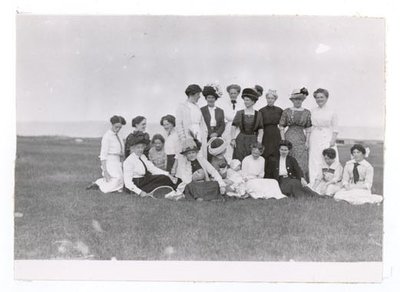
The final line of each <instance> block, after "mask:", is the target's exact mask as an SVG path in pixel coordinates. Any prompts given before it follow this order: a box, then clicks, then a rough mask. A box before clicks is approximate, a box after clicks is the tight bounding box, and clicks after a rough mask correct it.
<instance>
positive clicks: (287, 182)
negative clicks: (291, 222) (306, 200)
mask: <svg viewBox="0 0 400 292" xmlns="http://www.w3.org/2000/svg"><path fill="white" fill-rule="evenodd" d="M279 187H280V188H281V191H282V193H283V194H284V195H286V196H288V197H294V198H300V197H318V194H317V193H316V192H314V191H313V190H311V189H310V188H309V187H303V186H302V185H301V182H300V180H298V179H295V178H289V177H281V178H280V179H279Z"/></svg>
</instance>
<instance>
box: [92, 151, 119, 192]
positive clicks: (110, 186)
mask: <svg viewBox="0 0 400 292" xmlns="http://www.w3.org/2000/svg"><path fill="white" fill-rule="evenodd" d="M106 167H107V171H108V173H109V174H110V176H111V179H110V180H109V181H106V179H105V178H104V170H103V177H102V178H99V179H98V180H96V182H95V183H96V184H97V185H98V186H99V188H100V190H101V191H102V192H103V193H111V192H116V191H119V190H121V189H122V188H123V187H124V177H123V172H122V162H121V159H120V156H118V155H108V156H107V160H106Z"/></svg>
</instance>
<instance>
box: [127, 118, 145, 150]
mask: <svg viewBox="0 0 400 292" xmlns="http://www.w3.org/2000/svg"><path fill="white" fill-rule="evenodd" d="M146 125H147V120H146V118H145V117H142V116H137V117H135V118H133V119H132V127H133V132H132V133H131V134H129V135H128V137H126V141H125V157H128V156H129V155H130V154H131V147H132V139H133V134H134V133H136V132H142V133H143V134H144V135H145V136H146V139H147V141H148V142H149V144H147V145H146V147H145V149H144V155H145V156H146V157H148V156H149V150H150V135H149V134H148V133H146Z"/></svg>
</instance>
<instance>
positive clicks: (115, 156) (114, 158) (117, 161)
mask: <svg viewBox="0 0 400 292" xmlns="http://www.w3.org/2000/svg"><path fill="white" fill-rule="evenodd" d="M110 122H111V129H110V130H108V131H107V132H106V133H105V134H104V136H103V138H102V139H101V150H100V156H99V158H100V161H101V169H102V172H103V177H102V178H99V179H98V180H96V181H95V182H94V183H92V184H91V185H89V186H88V187H87V189H95V188H99V189H100V190H101V191H102V192H103V193H110V192H115V191H120V190H122V188H123V186H124V182H123V174H122V161H123V158H124V145H123V144H122V142H121V138H120V137H119V136H118V132H119V131H120V130H121V128H122V126H123V125H125V124H126V121H125V119H124V118H123V117H121V116H113V117H112V118H111V119H110Z"/></svg>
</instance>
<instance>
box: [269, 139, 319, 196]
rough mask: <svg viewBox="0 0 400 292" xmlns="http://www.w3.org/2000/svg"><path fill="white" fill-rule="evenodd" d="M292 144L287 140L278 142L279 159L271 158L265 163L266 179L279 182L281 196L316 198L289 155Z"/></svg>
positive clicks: (295, 162) (315, 194)
mask: <svg viewBox="0 0 400 292" xmlns="http://www.w3.org/2000/svg"><path fill="white" fill-rule="evenodd" d="M290 149H292V143H290V142H289V141H287V140H282V141H280V142H279V157H273V156H271V157H270V158H269V160H268V163H267V177H268V178H273V179H275V180H277V181H278V182H279V186H280V188H281V191H282V193H283V194H285V195H287V196H289V197H295V198H297V197H307V196H318V194H317V193H316V192H314V191H313V190H311V189H310V188H309V187H307V181H306V180H305V178H304V175H303V171H302V170H301V168H300V166H299V164H298V163H297V160H296V159H295V158H294V157H292V156H290V155H289V151H290Z"/></svg>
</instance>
